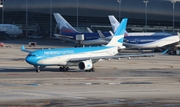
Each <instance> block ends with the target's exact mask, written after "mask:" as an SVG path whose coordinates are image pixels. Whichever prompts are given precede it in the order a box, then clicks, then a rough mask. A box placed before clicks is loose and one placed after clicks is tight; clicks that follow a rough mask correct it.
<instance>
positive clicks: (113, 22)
mask: <svg viewBox="0 0 180 107" xmlns="http://www.w3.org/2000/svg"><path fill="white" fill-rule="evenodd" d="M108 17H109V21H110V23H111V26H112V29H113V32H116V30H117V28H118V26H119V24H121V23H119V22H118V20H117V19H116V18H115V17H114V16H113V15H109V16H108ZM124 36H129V35H128V32H127V31H125V35H124Z"/></svg>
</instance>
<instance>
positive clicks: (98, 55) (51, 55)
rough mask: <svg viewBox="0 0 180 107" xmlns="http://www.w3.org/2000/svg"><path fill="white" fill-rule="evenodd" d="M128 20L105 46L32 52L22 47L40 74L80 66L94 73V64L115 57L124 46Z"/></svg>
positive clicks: (30, 62) (122, 23)
mask: <svg viewBox="0 0 180 107" xmlns="http://www.w3.org/2000/svg"><path fill="white" fill-rule="evenodd" d="M127 20H128V19H127V18H124V19H123V20H122V22H121V24H120V26H119V27H118V29H117V31H116V32H115V34H114V36H113V38H112V40H111V41H110V42H109V43H108V44H107V45H105V46H97V47H79V48H55V49H44V50H36V51H30V50H26V49H25V48H24V46H22V49H21V50H22V51H25V52H29V54H28V55H27V57H26V62H27V63H29V64H31V65H33V66H34V67H35V68H36V72H40V68H41V67H45V66H60V67H59V70H60V71H68V69H69V67H70V66H78V67H79V69H81V70H85V71H89V72H91V71H94V70H95V69H94V66H93V64H94V63H95V62H97V61H98V60H100V59H109V58H113V57H115V56H114V55H116V54H117V53H118V48H119V47H122V46H123V39H124V33H125V29H126V25H127Z"/></svg>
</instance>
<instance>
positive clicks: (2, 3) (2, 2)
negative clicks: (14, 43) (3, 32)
mask: <svg viewBox="0 0 180 107" xmlns="http://www.w3.org/2000/svg"><path fill="white" fill-rule="evenodd" d="M1 5H2V24H4V0H2V1H1Z"/></svg>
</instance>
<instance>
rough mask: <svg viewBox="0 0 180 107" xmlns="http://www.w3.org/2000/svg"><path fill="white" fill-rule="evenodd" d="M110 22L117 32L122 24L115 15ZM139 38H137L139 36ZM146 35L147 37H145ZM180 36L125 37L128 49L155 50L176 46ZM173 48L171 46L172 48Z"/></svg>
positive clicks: (165, 34)
mask: <svg viewBox="0 0 180 107" xmlns="http://www.w3.org/2000/svg"><path fill="white" fill-rule="evenodd" d="M108 17H109V20H110V22H111V26H112V29H113V31H114V32H115V31H116V29H117V27H118V26H119V24H120V23H118V21H117V19H116V18H115V17H114V16H113V15H109V16H108ZM128 34H130V33H128ZM138 34H140V35H139V36H135V35H138ZM144 35H145V36H144ZM179 37H180V35H172V34H168V33H163V32H162V33H146V34H145V33H133V34H132V36H125V39H124V45H125V46H126V47H127V48H138V49H149V48H152V49H155V48H162V47H164V46H167V45H174V44H176V43H178V42H179V40H180V38H179ZM170 47H171V46H170Z"/></svg>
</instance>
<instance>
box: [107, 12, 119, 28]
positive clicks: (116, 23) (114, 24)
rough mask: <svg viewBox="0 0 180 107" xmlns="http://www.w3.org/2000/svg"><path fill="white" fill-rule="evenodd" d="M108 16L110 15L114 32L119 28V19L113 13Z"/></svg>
mask: <svg viewBox="0 0 180 107" xmlns="http://www.w3.org/2000/svg"><path fill="white" fill-rule="evenodd" d="M108 17H109V21H110V23H111V26H112V29H113V32H116V30H117V28H118V26H119V22H118V20H117V19H116V18H115V17H114V16H113V15H109V16H108Z"/></svg>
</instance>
